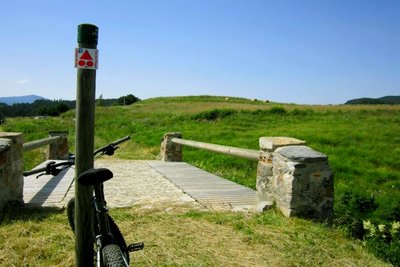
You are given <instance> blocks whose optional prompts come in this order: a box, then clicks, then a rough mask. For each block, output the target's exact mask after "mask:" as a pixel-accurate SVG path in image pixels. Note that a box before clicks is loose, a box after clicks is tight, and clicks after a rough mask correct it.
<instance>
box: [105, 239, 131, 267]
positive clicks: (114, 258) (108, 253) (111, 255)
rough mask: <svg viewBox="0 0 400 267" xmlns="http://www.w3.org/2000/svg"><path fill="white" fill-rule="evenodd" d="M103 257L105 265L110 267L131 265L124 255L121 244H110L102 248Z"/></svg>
mask: <svg viewBox="0 0 400 267" xmlns="http://www.w3.org/2000/svg"><path fill="white" fill-rule="evenodd" d="M101 254H102V257H103V263H104V266H108V267H126V266H129V265H128V263H127V262H126V261H125V259H124V257H123V256H122V251H121V250H120V248H119V246H117V245H114V244H110V245H107V246H105V247H104V248H103V249H102V252H101Z"/></svg>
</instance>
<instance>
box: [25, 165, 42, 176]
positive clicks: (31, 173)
mask: <svg viewBox="0 0 400 267" xmlns="http://www.w3.org/2000/svg"><path fill="white" fill-rule="evenodd" d="M46 169H47V167H42V168H38V169H33V170H30V171H26V172H23V173H22V175H23V176H30V175H33V174H37V173H41V172H45V171H46Z"/></svg>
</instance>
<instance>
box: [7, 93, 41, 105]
mask: <svg viewBox="0 0 400 267" xmlns="http://www.w3.org/2000/svg"><path fill="white" fill-rule="evenodd" d="M39 99H44V100H48V99H46V98H44V97H41V96H37V95H24V96H10V97H0V103H5V104H7V105H12V104H17V103H33V102H35V101H36V100H39Z"/></svg>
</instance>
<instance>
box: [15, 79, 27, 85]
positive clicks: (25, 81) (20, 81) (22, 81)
mask: <svg viewBox="0 0 400 267" xmlns="http://www.w3.org/2000/svg"><path fill="white" fill-rule="evenodd" d="M28 82H29V80H28V79H23V80H19V81H18V82H17V83H19V84H23V83H28Z"/></svg>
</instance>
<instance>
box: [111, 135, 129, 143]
mask: <svg viewBox="0 0 400 267" xmlns="http://www.w3.org/2000/svg"><path fill="white" fill-rule="evenodd" d="M129 139H131V137H130V136H129V135H128V136H125V137H123V138H121V139H118V140H117V141H114V142H112V144H113V145H119V144H121V143H123V142H126V141H128V140H129Z"/></svg>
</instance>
